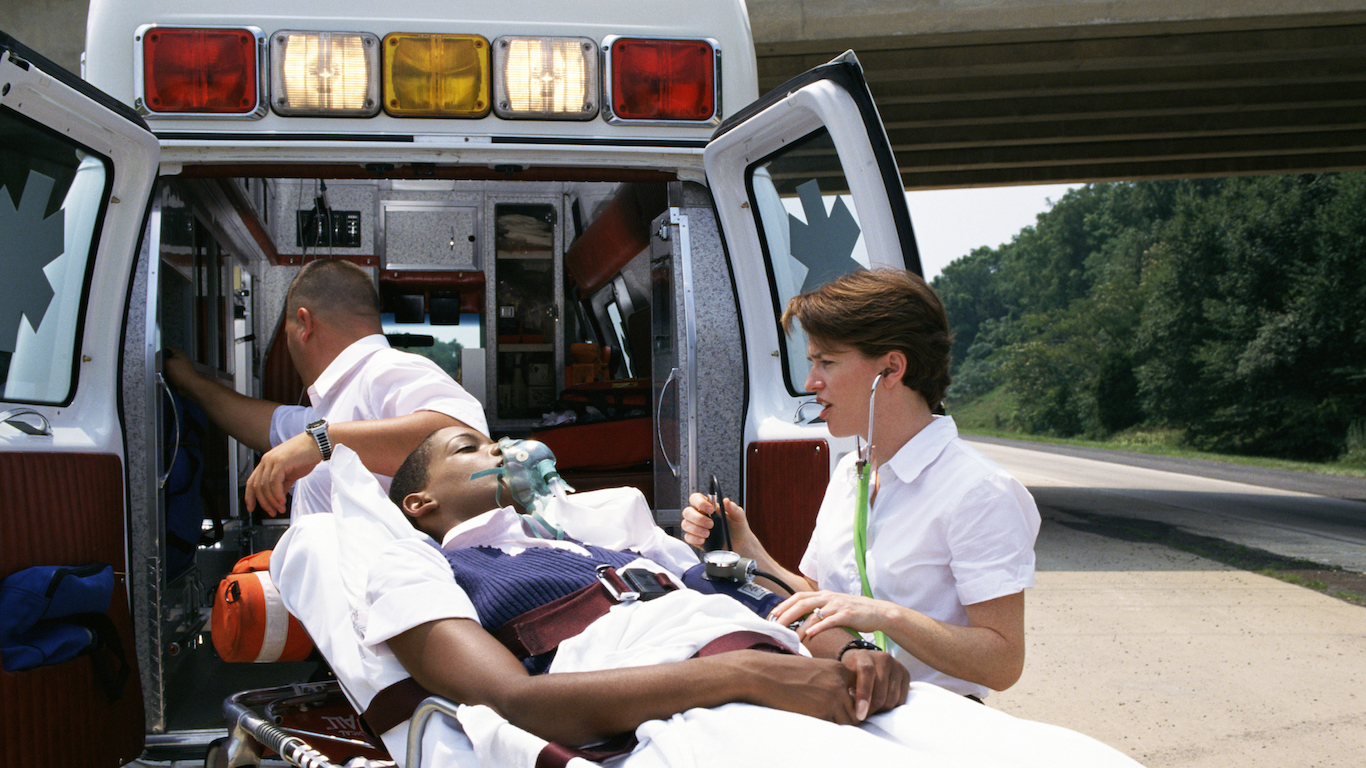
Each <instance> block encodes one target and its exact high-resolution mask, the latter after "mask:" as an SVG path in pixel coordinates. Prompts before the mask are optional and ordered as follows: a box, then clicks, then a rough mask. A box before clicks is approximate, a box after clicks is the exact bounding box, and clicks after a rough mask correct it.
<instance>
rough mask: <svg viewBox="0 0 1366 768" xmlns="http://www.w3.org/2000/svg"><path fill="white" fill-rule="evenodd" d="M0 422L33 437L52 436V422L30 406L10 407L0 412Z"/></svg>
mask: <svg viewBox="0 0 1366 768" xmlns="http://www.w3.org/2000/svg"><path fill="white" fill-rule="evenodd" d="M0 423H5V424H8V425H10V426H11V427H14V428H15V429H17V430H19V431H20V432H23V433H24V434H26V435H31V436H33V437H52V424H51V423H50V422H49V421H48V420H47V417H46V416H44V415H43V414H41V413H38V412H37V411H35V410H33V409H32V408H11V409H9V410H8V411H5V412H3V413H0Z"/></svg>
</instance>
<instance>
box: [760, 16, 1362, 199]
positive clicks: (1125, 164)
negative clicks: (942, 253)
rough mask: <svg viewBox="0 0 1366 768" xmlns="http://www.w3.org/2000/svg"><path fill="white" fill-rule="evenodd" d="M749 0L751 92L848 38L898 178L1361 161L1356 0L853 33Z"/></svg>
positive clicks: (985, 181) (1087, 178) (1200, 173)
mask: <svg viewBox="0 0 1366 768" xmlns="http://www.w3.org/2000/svg"><path fill="white" fill-rule="evenodd" d="M750 5H751V18H752V19H753V20H755V37H756V40H757V41H758V42H757V51H758V57H759V73H760V78H761V82H760V91H761V92H763V91H766V90H768V89H770V88H773V87H776V86H777V85H779V84H781V83H782V81H783V80H785V79H786V78H788V77H790V76H792V75H794V74H797V73H800V72H802V71H804V70H805V69H808V68H810V67H811V66H814V65H816V64H819V63H823V62H824V61H827V60H829V59H830V58H831V57H833V56H834V55H837V54H839V53H841V52H843V51H844V50H847V49H853V50H854V51H855V52H856V53H857V54H858V56H859V60H860V61H861V62H862V63H863V66H864V68H865V70H866V73H867V76H868V80H869V86H870V88H871V89H872V91H873V96H874V99H875V101H876V103H877V105H878V108H879V110H880V112H881V114H882V119H883V121H884V123H885V124H886V127H887V134H888V137H889V139H890V140H891V142H892V146H893V150H894V152H895V154H896V157H897V161H898V164H899V165H900V166H901V173H902V178H903V181H904V183H905V185H906V187H907V188H908V189H931V188H955V187H979V186H1002V185H1012V184H1045V183H1074V182H1091V181H1112V180H1138V179H1161V178H1195V177H1205V176H1230V175H1252V174H1269V173H1299V172H1315V171H1338V170H1350V169H1366V3H1362V4H1360V5H1361V6H1362V9H1361V10H1356V11H1340V12H1333V13H1313V14H1300V15H1295V16H1255V17H1246V18H1197V19H1186V20H1181V21H1162V22H1132V23H1094V24H1085V25H1070V26H1047V25H1039V26H1034V27H1030V28H1023V29H1022V28H1014V29H1006V28H994V29H987V30H981V31H948V32H945V31H934V32H927V33H915V32H906V31H904V30H902V31H897V30H887V31H896V32H897V33H896V34H882V35H876V36H873V35H864V36H858V37H840V36H838V34H837V32H831V31H830V28H827V32H826V34H825V36H817V35H804V34H797V33H794V31H793V28H792V27H791V26H790V25H789V26H785V27H766V26H765V25H764V23H763V20H762V19H763V13H764V10H765V2H764V0H760V2H755V1H754V0H751V3H750ZM777 12H778V11H777V10H776V9H775V10H774V13H777ZM902 15H903V16H904V14H902ZM811 26H812V27H815V26H816V25H814V24H813V25H811ZM863 26H864V27H867V26H870V25H868V24H864V25H863ZM871 26H877V25H871ZM779 33H781V34H785V35H787V36H788V37H800V38H802V39H787V40H782V39H775V36H776V35H777V34H779Z"/></svg>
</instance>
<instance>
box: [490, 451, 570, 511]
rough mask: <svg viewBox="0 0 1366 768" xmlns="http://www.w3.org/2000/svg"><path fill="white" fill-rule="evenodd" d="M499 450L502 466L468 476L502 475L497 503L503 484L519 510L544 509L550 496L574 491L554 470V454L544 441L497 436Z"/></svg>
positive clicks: (500, 502) (499, 500) (501, 501)
mask: <svg viewBox="0 0 1366 768" xmlns="http://www.w3.org/2000/svg"><path fill="white" fill-rule="evenodd" d="M498 450H499V451H500V452H501V453H502V454H503V463H502V465H501V466H497V467H494V468H492V469H485V470H482V471H479V472H475V473H474V474H472V475H470V479H471V480H474V479H476V478H480V477H484V476H485V475H494V474H496V475H501V482H499V484H498V496H497V499H496V501H497V503H498V504H500V505H501V504H502V503H503V499H502V494H503V488H504V487H506V488H507V489H508V492H509V493H510V494H512V501H515V502H516V503H517V504H518V505H519V506H521V507H522V509H525V510H526V511H528V512H532V513H536V512H540V511H541V510H542V509H544V508H545V506H546V504H547V503H549V501H550V499H552V498H554V497H556V496H563V495H564V494H566V493H568V492H570V491H572V490H574V489H573V488H570V487H569V485H568V484H567V483H565V481H564V479H563V478H562V477H560V473H559V471H558V470H556V469H555V454H554V453H552V452H551V450H550V448H549V447H548V446H546V444H545V443H542V442H540V441H538V440H518V439H514V438H511V437H502V438H499V439H498Z"/></svg>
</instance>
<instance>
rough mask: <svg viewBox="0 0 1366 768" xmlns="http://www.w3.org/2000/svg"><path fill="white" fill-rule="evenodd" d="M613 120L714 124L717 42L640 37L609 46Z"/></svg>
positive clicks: (610, 117)
mask: <svg viewBox="0 0 1366 768" xmlns="http://www.w3.org/2000/svg"><path fill="white" fill-rule="evenodd" d="M603 51H604V53H605V56H604V58H605V60H606V62H607V63H606V68H607V73H606V77H605V80H606V83H607V93H606V100H605V102H604V106H603V108H604V110H606V112H607V119H608V121H609V122H630V123H665V124H677V123H698V124H714V123H715V122H717V121H718V120H719V116H720V101H721V99H720V89H719V87H718V82H719V78H718V77H717V75H718V73H719V71H720V66H719V61H720V54H719V51H718V48H717V45H716V43H715V42H713V41H711V40H700V39H699V40H664V39H650V38H638V37H617V38H608V39H607V40H605V41H604V42H603Z"/></svg>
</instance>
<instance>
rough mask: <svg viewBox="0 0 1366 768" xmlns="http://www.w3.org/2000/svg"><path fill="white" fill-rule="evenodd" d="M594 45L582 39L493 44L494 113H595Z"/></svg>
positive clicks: (546, 116)
mask: <svg viewBox="0 0 1366 768" xmlns="http://www.w3.org/2000/svg"><path fill="white" fill-rule="evenodd" d="M598 102H599V99H598V46H597V44H596V43H594V42H593V41H592V40H590V39H588V38H586V37H526V36H505V37H500V38H498V39H497V40H494V41H493V111H494V112H495V113H496V114H497V115H498V116H499V117H503V118H508V119H518V118H535V119H538V120H591V119H593V118H594V117H597V115H598Z"/></svg>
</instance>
